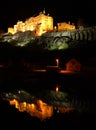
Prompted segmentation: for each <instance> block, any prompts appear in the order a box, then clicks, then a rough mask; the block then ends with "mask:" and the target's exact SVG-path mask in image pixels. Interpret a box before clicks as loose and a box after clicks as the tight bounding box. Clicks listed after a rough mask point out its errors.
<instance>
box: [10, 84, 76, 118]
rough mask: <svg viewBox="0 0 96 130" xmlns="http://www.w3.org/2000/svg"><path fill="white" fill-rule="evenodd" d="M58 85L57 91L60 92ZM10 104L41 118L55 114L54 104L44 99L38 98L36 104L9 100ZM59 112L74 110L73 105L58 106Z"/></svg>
mask: <svg viewBox="0 0 96 130" xmlns="http://www.w3.org/2000/svg"><path fill="white" fill-rule="evenodd" d="M58 91H59V90H58V85H57V86H56V92H58ZM9 103H10V105H15V108H17V109H18V110H19V111H20V112H24V111H26V112H28V113H29V114H30V115H31V116H35V117H37V118H39V119H41V120H44V119H46V118H49V117H51V116H52V115H53V112H54V109H55V108H54V106H49V105H47V104H46V103H44V102H43V101H42V100H37V102H36V104H33V103H32V104H29V103H27V102H19V101H17V100H16V99H13V100H10V101H9ZM56 109H57V112H59V113H66V112H70V111H72V110H74V108H72V107H59V106H58V107H56Z"/></svg>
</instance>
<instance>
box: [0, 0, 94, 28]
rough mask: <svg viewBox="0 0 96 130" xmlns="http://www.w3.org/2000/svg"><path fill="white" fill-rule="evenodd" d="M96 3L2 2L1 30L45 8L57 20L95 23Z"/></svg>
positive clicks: (65, 1)
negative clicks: (79, 20) (81, 20)
mask: <svg viewBox="0 0 96 130" xmlns="http://www.w3.org/2000/svg"><path fill="white" fill-rule="evenodd" d="M95 8H96V7H95V3H93V2H92V0H91V2H85V1H84V0H83V1H82V0H81V1H78V0H77V2H76V0H75V1H71V2H70V0H58V1H57V0H56V1H52V0H26V1H25V0H24V1H21V0H17V1H15V0H14V1H13V2H12V0H11V1H10V0H8V2H6V1H2V4H0V30H6V29H7V27H9V26H13V25H14V24H16V22H17V21H18V20H22V21H25V20H26V19H28V18H29V17H32V16H36V15H38V14H39V12H41V11H43V10H44V9H45V11H46V14H48V13H49V14H50V16H52V17H53V18H54V23H57V22H64V21H66V22H67V21H70V22H77V20H78V19H79V18H82V19H84V20H85V21H87V22H89V23H91V24H95V23H96V14H95V12H96V11H95V10H96V9H95Z"/></svg>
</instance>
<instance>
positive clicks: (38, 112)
mask: <svg viewBox="0 0 96 130" xmlns="http://www.w3.org/2000/svg"><path fill="white" fill-rule="evenodd" d="M10 105H15V107H16V108H17V109H18V110H19V111H21V112H24V111H27V112H28V113H29V114H30V115H32V116H36V117H38V118H40V119H41V120H43V119H46V118H48V117H51V116H52V115H53V107H52V106H48V105H47V104H46V103H44V102H43V101H41V100H37V104H33V103H32V104H29V103H26V102H22V103H20V102H18V101H17V100H15V99H13V100H11V101H10Z"/></svg>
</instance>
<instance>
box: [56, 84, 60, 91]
mask: <svg viewBox="0 0 96 130" xmlns="http://www.w3.org/2000/svg"><path fill="white" fill-rule="evenodd" d="M58 92H59V86H58V85H57V86H56V93H58Z"/></svg>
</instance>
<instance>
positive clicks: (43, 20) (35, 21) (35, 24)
mask: <svg viewBox="0 0 96 130" xmlns="http://www.w3.org/2000/svg"><path fill="white" fill-rule="evenodd" d="M54 29H56V30H57V31H62V30H73V29H75V26H74V25H70V23H66V22H63V23H58V24H57V27H54V26H53V17H51V16H49V15H45V10H44V11H43V12H41V13H40V14H39V15H38V16H36V17H30V18H29V19H28V20H26V21H25V22H22V21H18V22H17V24H16V25H14V27H13V28H12V27H9V28H8V33H11V34H15V33H17V32H19V31H21V32H25V31H28V30H30V31H33V32H34V34H35V36H41V35H42V34H43V33H45V32H50V31H54Z"/></svg>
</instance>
